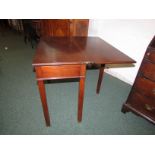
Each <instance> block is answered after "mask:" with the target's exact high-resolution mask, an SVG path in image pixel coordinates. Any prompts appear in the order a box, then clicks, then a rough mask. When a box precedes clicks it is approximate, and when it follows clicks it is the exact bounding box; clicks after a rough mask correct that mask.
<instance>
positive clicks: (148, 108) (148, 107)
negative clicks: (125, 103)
mask: <svg viewBox="0 0 155 155" xmlns="http://www.w3.org/2000/svg"><path fill="white" fill-rule="evenodd" d="M145 108H146V109H147V110H149V111H151V110H153V108H151V107H150V106H149V105H148V104H145Z"/></svg>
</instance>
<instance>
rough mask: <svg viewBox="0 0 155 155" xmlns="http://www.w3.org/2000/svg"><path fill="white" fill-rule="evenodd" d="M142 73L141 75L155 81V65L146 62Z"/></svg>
mask: <svg viewBox="0 0 155 155" xmlns="http://www.w3.org/2000/svg"><path fill="white" fill-rule="evenodd" d="M140 71H141V74H143V75H144V76H145V77H147V78H149V79H151V80H154V81H155V64H153V63H151V62H148V61H144V62H143V64H142V66H141V68H140Z"/></svg>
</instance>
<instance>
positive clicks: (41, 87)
mask: <svg viewBox="0 0 155 155" xmlns="http://www.w3.org/2000/svg"><path fill="white" fill-rule="evenodd" d="M38 88H39V93H40V98H41V102H42V107H43V112H44V117H45V121H46V125H47V126H50V116H49V112H48V105H47V99H46V91H45V86H44V81H43V80H40V81H38Z"/></svg>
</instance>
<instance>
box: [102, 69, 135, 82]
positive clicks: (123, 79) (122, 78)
mask: <svg viewBox="0 0 155 155" xmlns="http://www.w3.org/2000/svg"><path fill="white" fill-rule="evenodd" d="M105 72H106V73H107V74H110V75H111V76H113V77H116V78H117V79H119V80H121V81H124V82H126V83H128V84H130V85H133V82H131V81H129V80H128V79H127V78H125V77H124V76H122V75H121V74H119V73H117V72H115V71H112V70H110V69H105Z"/></svg>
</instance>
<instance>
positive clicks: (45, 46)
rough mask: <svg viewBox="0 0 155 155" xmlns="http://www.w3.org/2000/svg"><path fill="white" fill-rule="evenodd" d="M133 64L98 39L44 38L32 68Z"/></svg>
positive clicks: (130, 60)
mask: <svg viewBox="0 0 155 155" xmlns="http://www.w3.org/2000/svg"><path fill="white" fill-rule="evenodd" d="M87 63H96V64H125V63H135V60H133V59H131V58H130V57H128V56H127V55H125V54H124V53H122V52H121V51H119V50H118V49H116V48H115V47H113V46H112V45H110V44H108V43H107V42H105V41H104V40H102V39H100V38H99V37H46V38H42V39H41V40H40V42H39V43H38V46H37V48H36V53H35V55H34V58H33V63H32V65H33V66H40V65H41V66H42V65H61V64H87Z"/></svg>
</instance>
